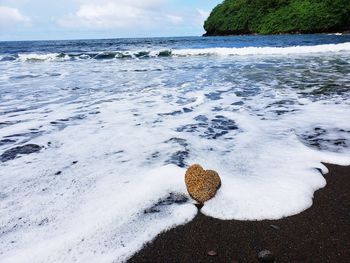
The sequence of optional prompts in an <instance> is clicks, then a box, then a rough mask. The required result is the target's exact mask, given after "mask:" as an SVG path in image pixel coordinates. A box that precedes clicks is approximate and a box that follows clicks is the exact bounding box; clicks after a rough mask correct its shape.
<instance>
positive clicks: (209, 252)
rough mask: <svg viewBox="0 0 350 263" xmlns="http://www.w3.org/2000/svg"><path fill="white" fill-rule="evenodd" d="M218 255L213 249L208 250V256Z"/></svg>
mask: <svg viewBox="0 0 350 263" xmlns="http://www.w3.org/2000/svg"><path fill="white" fill-rule="evenodd" d="M217 255H218V253H217V252H216V251H214V250H210V251H208V256H211V257H216V256H217Z"/></svg>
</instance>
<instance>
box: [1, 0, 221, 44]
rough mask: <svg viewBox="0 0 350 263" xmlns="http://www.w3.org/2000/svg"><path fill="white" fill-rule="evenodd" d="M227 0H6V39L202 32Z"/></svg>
mask: <svg viewBox="0 0 350 263" xmlns="http://www.w3.org/2000/svg"><path fill="white" fill-rule="evenodd" d="M220 2H222V0H0V40H34V39H38V40H40V39H81V38H117V37H154V36H193V35H201V34H202V33H203V32H204V31H203V22H204V20H205V19H206V17H207V16H208V14H209V12H210V11H211V9H212V8H213V7H214V6H215V5H217V4H218V3H220Z"/></svg>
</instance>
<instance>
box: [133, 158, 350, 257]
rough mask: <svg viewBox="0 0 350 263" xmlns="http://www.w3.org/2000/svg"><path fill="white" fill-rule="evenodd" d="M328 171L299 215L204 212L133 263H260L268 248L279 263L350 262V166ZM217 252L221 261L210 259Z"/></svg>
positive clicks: (157, 241)
mask: <svg viewBox="0 0 350 263" xmlns="http://www.w3.org/2000/svg"><path fill="white" fill-rule="evenodd" d="M327 167H328V168H329V173H328V174H326V175H325V178H326V180H327V186H326V187H325V188H323V189H320V190H318V191H317V192H316V193H315V195H314V203H313V206H312V207H311V208H309V209H307V210H306V211H304V212H302V213H300V214H298V215H295V216H291V217H288V218H284V219H280V220H264V221H235V220H227V221H223V220H218V219H214V218H210V217H206V216H204V215H203V214H201V213H200V212H199V213H198V215H197V216H196V217H195V219H194V220H192V221H191V222H190V223H188V224H186V225H183V226H179V227H176V228H174V229H171V230H169V231H167V232H165V233H162V234H160V235H159V236H158V237H157V238H156V239H155V240H153V242H152V243H150V244H148V245H147V246H146V247H145V248H144V249H143V250H141V251H140V252H138V253H137V254H136V255H134V256H133V257H132V258H131V259H130V260H129V261H128V262H130V263H131V262H133V263H135V262H167V263H169V262H232V263H233V262H258V257H257V255H258V253H259V252H260V251H262V250H265V249H267V250H270V251H271V252H272V253H273V254H274V256H275V259H276V262H337V263H340V262H344V263H346V262H350V166H347V167H341V166H337V165H332V164H327ZM267 194H268V193H267ZM212 250H213V251H215V252H217V255H216V256H208V251H212Z"/></svg>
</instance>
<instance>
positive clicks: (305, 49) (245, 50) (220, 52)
mask: <svg viewBox="0 0 350 263" xmlns="http://www.w3.org/2000/svg"><path fill="white" fill-rule="evenodd" d="M344 51H347V52H349V51H350V43H342V44H328V45H313V46H292V47H242V48H203V49H180V50H173V52H172V53H173V54H174V55H177V56H203V55H217V56H234V55H236V56H247V55H290V54H314V53H328V52H344Z"/></svg>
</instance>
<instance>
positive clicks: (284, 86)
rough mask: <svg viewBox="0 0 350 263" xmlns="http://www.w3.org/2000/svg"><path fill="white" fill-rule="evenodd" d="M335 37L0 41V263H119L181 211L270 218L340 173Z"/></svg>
mask: <svg viewBox="0 0 350 263" xmlns="http://www.w3.org/2000/svg"><path fill="white" fill-rule="evenodd" d="M349 99H350V35H279V36H235V37H209V38H204V37H182V38H147V39H106V40H69V41H26V42H0V258H1V260H0V261H1V262H4V263H5V262H123V261H126V260H127V259H128V258H129V257H130V256H132V255H133V254H134V253H135V252H136V251H138V250H139V249H141V248H142V246H143V244H144V243H145V242H149V241H151V240H152V239H153V238H154V237H156V236H157V235H158V234H159V233H160V232H162V231H165V230H167V229H169V228H171V227H175V226H177V225H179V224H184V223H186V222H188V221H190V220H191V219H193V218H194V216H195V215H196V213H197V208H196V207H195V206H194V202H193V201H192V200H191V199H190V197H189V196H188V193H187V190H186V187H185V183H184V174H185V171H186V168H187V167H188V166H189V165H191V164H194V163H199V164H201V165H202V166H203V167H204V168H205V169H213V170H216V171H217V172H218V173H219V175H220V176H221V180H222V186H221V188H220V190H219V191H218V193H217V195H216V196H215V198H213V199H212V200H210V201H208V202H207V203H205V205H204V207H203V208H202V212H203V213H204V214H205V215H208V216H211V217H215V218H219V219H236V220H262V219H278V218H282V217H286V216H290V215H294V214H297V213H300V212H301V211H303V210H305V209H307V208H309V207H310V206H311V205H312V198H313V194H314V192H315V191H316V190H317V189H320V188H322V187H324V186H325V185H326V182H325V180H324V178H323V176H322V175H321V172H323V173H326V172H327V168H326V167H325V166H324V165H323V164H322V162H329V163H335V164H340V165H349V164H350V100H349Z"/></svg>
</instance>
